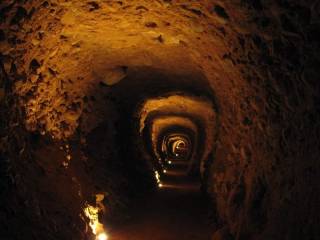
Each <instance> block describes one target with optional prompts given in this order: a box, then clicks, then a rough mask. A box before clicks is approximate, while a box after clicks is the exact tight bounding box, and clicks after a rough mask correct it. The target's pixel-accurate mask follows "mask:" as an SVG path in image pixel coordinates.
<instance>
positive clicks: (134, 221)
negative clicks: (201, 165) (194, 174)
mask: <svg viewBox="0 0 320 240" xmlns="http://www.w3.org/2000/svg"><path fill="white" fill-rule="evenodd" d="M168 173H170V175H171V174H172V175H171V176H167V177H165V180H164V181H163V182H162V184H163V187H161V188H159V189H158V190H157V191H156V192H155V193H153V194H152V195H150V196H149V197H146V198H142V199H138V200H137V201H136V202H135V204H134V205H133V207H132V209H131V211H130V212H129V215H128V220H127V222H126V223H125V224H123V225H119V226H116V227H114V228H112V229H111V230H110V232H109V239H110V240H123V239H131V240H150V239H152V240H177V239H181V240H191V239H192V240H208V239H211V236H212V229H213V226H212V219H210V215H209V212H210V211H208V209H209V201H208V199H207V198H206V197H205V196H204V194H203V193H202V192H201V191H200V183H199V182H198V181H197V180H196V179H194V178H190V177H188V176H186V175H183V174H181V172H179V171H177V170H172V171H171V172H169V171H168Z"/></svg>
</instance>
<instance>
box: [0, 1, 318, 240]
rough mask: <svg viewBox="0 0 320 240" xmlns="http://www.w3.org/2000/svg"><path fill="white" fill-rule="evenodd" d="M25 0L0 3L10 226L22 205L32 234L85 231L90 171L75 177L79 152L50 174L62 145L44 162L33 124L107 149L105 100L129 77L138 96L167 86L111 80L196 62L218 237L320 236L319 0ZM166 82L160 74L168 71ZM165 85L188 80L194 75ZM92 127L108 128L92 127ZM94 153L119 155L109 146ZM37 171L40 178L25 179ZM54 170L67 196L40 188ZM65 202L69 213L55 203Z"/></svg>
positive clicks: (110, 110)
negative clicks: (211, 117) (209, 140)
mask: <svg viewBox="0 0 320 240" xmlns="http://www.w3.org/2000/svg"><path fill="white" fill-rule="evenodd" d="M23 2H24V1H19V2H16V1H3V2H2V3H0V18H1V23H0V24H1V25H0V26H1V30H0V41H1V42H0V43H1V79H0V101H1V104H2V106H1V128H2V129H1V142H0V143H1V145H0V146H1V148H2V149H3V151H2V152H3V154H2V155H1V160H2V159H3V161H2V163H1V168H3V169H7V168H9V167H10V169H11V170H10V174H9V173H8V174H9V176H8V177H4V178H3V179H4V181H3V182H5V181H9V182H8V183H4V186H6V187H7V186H11V187H10V188H9V189H8V190H7V191H6V192H5V191H3V194H6V196H10V197H9V198H8V199H9V200H8V201H12V202H13V204H12V205H10V204H9V202H7V203H5V204H7V205H4V206H12V209H11V208H10V207H9V208H8V209H9V210H6V211H2V212H3V214H1V216H4V218H5V217H6V218H7V219H8V224H7V225H8V226H7V227H8V228H9V226H10V224H18V223H16V222H15V221H16V220H12V219H14V218H15V217H14V214H15V213H16V214H18V215H19V214H22V212H23V211H22V209H24V208H26V206H25V205H27V206H29V209H30V213H23V214H22V215H23V216H24V218H22V219H26V220H27V219H29V218H32V219H33V221H32V222H30V226H31V227H36V226H39V228H41V229H42V231H43V232H41V234H40V233H39V234H38V235H35V236H36V237H38V238H40V237H44V236H46V234H47V235H48V236H49V237H48V239H51V238H52V239H54V238H55V237H56V238H59V236H58V235H59V232H61V231H60V230H61V229H64V228H65V225H63V224H68V221H70V222H73V223H78V222H79V224H77V225H78V226H73V225H72V227H70V229H69V230H68V231H69V232H68V231H67V232H68V233H66V234H65V235H64V236H63V237H64V238H66V239H67V238H68V237H69V236H70V235H73V234H74V235H76V236H77V238H79V239H84V238H85V236H84V228H85V227H84V226H81V224H85V223H84V222H83V221H82V220H81V219H79V216H78V214H79V212H80V211H81V209H78V208H80V205H81V204H83V202H84V201H85V199H86V198H85V197H84V198H82V199H80V198H78V197H76V196H77V194H78V193H77V192H78V189H77V187H76V186H78V184H80V185H82V186H83V188H84V189H86V190H83V191H84V192H87V193H84V194H83V195H86V196H90V195H91V194H92V193H95V191H96V190H92V189H90V186H92V184H93V182H94V177H93V176H91V175H90V174H87V175H86V174H82V173H81V174H79V172H77V171H80V172H82V171H83V169H82V170H79V169H78V168H77V167H76V166H80V165H81V164H80V163H79V164H78V165H77V164H76V163H77V162H76V163H74V164H71V166H70V168H71V169H72V171H71V172H67V173H64V172H62V173H56V171H57V169H59V166H60V165H59V164H57V163H56V162H55V161H60V160H61V159H64V158H65V155H64V154H67V153H65V149H63V151H62V152H61V157H60V158H59V156H57V157H56V159H50V160H51V162H50V161H48V160H46V161H42V160H41V159H42V158H43V155H45V153H42V154H40V156H39V157H38V158H37V157H36V156H37V154H36V153H37V152H39V151H40V150H37V151H36V150H35V152H36V153H33V149H34V148H35V149H37V147H38V146H37V142H36V143H33V142H32V141H33V140H34V139H33V138H32V137H30V134H31V132H32V133H33V134H36V133H41V134H43V135H44V138H45V137H46V138H48V139H51V138H54V141H58V142H60V141H69V140H70V139H73V140H74V139H77V137H79V136H90V134H91V135H95V134H96V135H99V137H100V142H103V143H105V144H106V145H107V148H108V149H113V147H114V145H115V142H114V140H113V139H114V138H115V136H116V135H117V133H114V132H112V131H114V129H115V128H114V124H115V122H117V121H119V120H118V119H119V118H120V119H121V117H122V115H121V113H119V112H118V110H117V108H118V105H117V104H118V103H117V102H115V101H114V99H119V98H120V99H125V98H126V94H127V95H128V96H129V97H128V99H134V98H133V97H132V96H130V95H131V91H132V92H134V89H135V88H138V89H142V90H141V91H142V93H141V95H142V98H141V99H140V100H143V99H144V100H145V99H146V98H147V97H148V96H147V95H146V96H143V95H144V94H143V90H146V88H147V87H148V86H152V85H154V89H165V86H164V85H165V84H161V82H160V81H157V82H155V83H154V84H153V83H152V82H151V83H148V84H149V85H146V83H145V82H143V81H142V80H141V81H139V80H132V84H131V85H130V84H128V85H127V86H128V87H130V89H128V92H124V91H123V90H122V91H119V92H118V93H119V95H121V97H119V96H117V95H111V93H113V92H112V90H110V89H111V88H112V87H110V86H113V85H114V86H118V85H120V84H121V83H122V82H125V78H126V77H127V76H129V77H130V76H131V75H134V74H135V72H141V76H142V77H141V79H143V80H146V79H148V77H149V75H148V74H150V72H151V73H152V71H151V70H150V69H156V70H157V71H159V72H164V73H166V74H167V75H170V76H173V75H175V74H176V75H183V74H186V75H188V76H191V75H193V74H195V72H201V73H202V75H203V76H204V77H205V79H206V80H207V81H204V82H201V81H200V80H199V81H197V80H196V79H194V78H190V79H193V81H194V83H192V84H194V85H197V84H198V85H199V89H200V91H201V89H202V88H201V86H206V85H205V84H207V86H206V87H208V88H209V87H210V89H211V90H212V91H213V92H214V94H215V96H214V97H215V99H216V101H217V103H216V104H217V106H218V113H217V114H218V115H219V134H218V136H217V141H216V143H215V144H214V146H213V148H214V149H215V151H214V153H213V157H212V159H210V160H209V163H211V164H210V165H209V166H208V170H207V172H208V174H207V175H208V176H207V178H208V179H207V181H208V183H207V184H208V191H209V192H210V194H211V195H212V198H213V202H214V205H215V208H216V211H217V226H219V228H221V229H220V230H219V232H217V233H216V234H215V236H214V239H316V238H317V236H319V234H320V233H319V229H320V228H319V216H318V214H317V213H319V212H320V209H319V204H318V203H319V202H320V199H319V190H320V189H319V184H318V180H319V161H318V158H319V156H320V150H319V149H320V146H319V140H318V138H319V136H320V126H319V119H320V118H319V113H320V105H319V102H320V99H319V96H320V89H319V83H318V81H319V76H320V69H319V67H318V66H319V63H320V59H319V51H320V50H319V42H320V19H319V14H320V4H319V2H318V1H311V0H310V1H299V0H292V1H289V0H288V1H285V0H281V1H272V0H265V1H262V0H261V1H260V0H256V1H253V0H242V1H240V0H230V1H219V0H217V1H205V0H203V1H142V0H141V1H139V0H132V1H71V0H69V1H28V2H25V3H23ZM145 69H148V71H145ZM144 71H145V73H144ZM166 74H165V75H164V76H167V75H166ZM150 75H152V74H150ZM195 75H196V74H195ZM133 79H134V78H133ZM168 79H169V80H168V81H167V82H165V83H166V84H168V83H169V82H170V81H171V80H172V81H174V80H173V79H174V77H172V79H171V78H168ZM179 79H182V78H179ZM197 82H198V83H197ZM174 84H175V85H177V86H178V85H182V86H187V87H189V88H190V86H194V85H192V84H191V80H190V81H189V80H188V81H183V80H181V81H177V82H175V83H174ZM188 84H189V86H188ZM125 86H126V85H125ZM146 86H147V87H146ZM187 87H186V88H187ZM199 89H198V91H199ZM116 93H117V91H116ZM108 94H109V95H108ZM113 94H114V93H113ZM106 96H108V97H106ZM123 102H124V104H127V102H126V100H123ZM119 104H123V103H119ZM128 108H129V107H128ZM7 116H9V117H7ZM106 121H107V122H108V124H107V126H103V127H101V123H104V122H106ZM120 121H121V120H120ZM19 124H20V126H18V125H19ZM99 127H100V128H101V129H103V131H105V132H108V134H106V135H107V136H104V135H103V136H101V135H102V134H101V133H99V130H97V129H99ZM94 129H96V131H94ZM9 133H10V134H9ZM8 135H9V137H8ZM40 138H41V137H40ZM79 138H80V137H79ZM82 140H83V139H82ZM86 140H88V141H89V143H87V144H88V145H89V148H90V144H91V145H95V143H94V142H92V143H90V137H88V139H86ZM47 141H52V139H51V140H47ZM83 141H84V140H83ZM83 141H80V140H79V143H81V144H84V143H83ZM40 142H42V140H41V141H40ZM50 143H51V142H50ZM45 144H47V145H49V143H48V142H46V143H45ZM58 145H59V144H58ZM57 149H59V146H57ZM57 149H55V147H53V149H51V147H50V149H49V150H50V151H53V152H55V151H58V150H57ZM49 150H48V149H47V150H46V151H49ZM42 151H43V150H42ZM75 152H76V150H75ZM17 153H19V156H17ZM99 153H100V152H99ZM31 154H35V157H34V158H31V157H30V156H34V155H31ZM74 154H77V153H74ZM89 155H90V154H89ZM101 155H104V156H105V158H108V159H117V157H116V155H117V153H115V152H113V150H110V151H109V150H104V151H102V152H101ZM90 156H91V157H92V158H93V159H96V162H95V161H93V162H91V163H97V162H98V163H99V161H100V160H99V156H100V155H99V156H96V155H95V154H91V155H90ZM4 159H9V160H8V161H4ZM23 159H29V160H28V161H23ZM33 159H37V161H33ZM57 159H60V160H57ZM79 159H80V158H79ZM61 161H63V160H61ZM39 162H40V163H41V164H40V166H39ZM51 164H52V165H51ZM84 165H85V164H84ZM111 165H112V164H111ZM2 166H3V167H2ZM112 167H114V168H117V167H119V166H114V165H112ZM50 168H52V169H53V170H52V169H51V170H52V171H51V172H50ZM79 168H81V167H79ZM83 168H85V167H83ZM111 169H112V168H111ZM1 171H2V170H1ZM110 171H112V170H110ZM43 172H45V174H44V173H43ZM53 172H54V173H53ZM74 172H76V175H77V174H78V175H77V179H78V180H77V181H75V179H74V177H75V175H74ZM8 174H7V173H4V174H2V175H3V176H6V175H8ZM41 174H42V175H41ZM59 174H60V175H59ZM99 174H101V175H103V176H105V174H107V173H104V172H100V173H99ZM108 174H109V173H108ZM38 176H42V177H41V178H40V179H41V181H43V184H39V185H37V187H35V188H34V187H31V186H32V185H34V182H37V181H38ZM57 178H58V179H59V181H58V182H60V181H61V182H64V183H67V184H65V186H66V188H67V189H69V190H70V191H69V196H70V198H69V197H67V198H64V197H61V196H65V195H66V193H64V192H60V191H59V190H58V189H55V188H56V187H53V188H52V189H54V190H53V191H52V192H50V191H44V189H48V188H50V184H53V183H54V182H55V181H56V179H57ZM106 178H108V177H106ZM79 179H80V180H79ZM110 179H112V178H111V177H110ZM110 179H109V180H105V182H108V181H109V182H112V180H110ZM105 182H103V181H102V183H101V184H100V185H101V186H102V185H104V184H105ZM14 185H15V188H14V187H12V186H14ZM98 185H99V184H98ZM110 185H112V184H110ZM53 186H55V185H54V184H53ZM3 189H5V188H3ZM11 189H15V190H11ZM30 189H31V191H30ZM50 189H51V188H50ZM11 191H12V192H11ZM108 191H109V190H108ZM15 194H16V195H17V196H15ZM115 194H116V193H115ZM50 195H53V196H55V197H54V199H55V200H54V201H53V202H52V205H50V206H48V205H46V204H44V203H43V202H45V201H46V200H47V199H48V198H50V197H49V196H50ZM24 198H26V199H27V200H28V201H23V199H24ZM70 201H71V202H73V203H74V206H76V207H74V209H71V207H70ZM61 203H63V204H62V205H63V206H64V208H65V211H67V212H68V211H69V212H70V216H68V217H69V219H66V218H68V217H65V216H63V214H61V213H59V211H61V209H59V208H60V207H59V206H61ZM49 207H50V208H51V209H55V208H58V210H57V211H58V213H57V212H55V211H53V210H52V211H51V210H50V211H48V210H46V208H49ZM14 208H15V209H14ZM27 208H28V207H27ZM28 214H29V218H28ZM54 214H56V215H54ZM34 215H36V217H34ZM49 219H54V220H55V221H56V222H57V223H52V222H49ZM22 221H23V220H22ZM1 222H2V220H1ZM49 224H50V225H54V226H55V227H54V228H48V227H46V225H49ZM27 225H28V224H27ZM26 228H27V227H26ZM60 239H62V238H60ZM69 239H70V238H69Z"/></svg>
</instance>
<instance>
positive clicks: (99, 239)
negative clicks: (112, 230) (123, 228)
mask: <svg viewBox="0 0 320 240" xmlns="http://www.w3.org/2000/svg"><path fill="white" fill-rule="evenodd" d="M107 239H108V235H107V234H105V233H100V234H99V235H98V236H97V240H107Z"/></svg>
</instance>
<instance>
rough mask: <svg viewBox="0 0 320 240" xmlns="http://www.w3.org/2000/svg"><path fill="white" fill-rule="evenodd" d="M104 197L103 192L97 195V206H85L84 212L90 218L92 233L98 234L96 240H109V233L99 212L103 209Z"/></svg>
mask: <svg viewBox="0 0 320 240" xmlns="http://www.w3.org/2000/svg"><path fill="white" fill-rule="evenodd" d="M103 199H104V195H103V194H97V195H96V204H97V206H96V207H95V206H92V205H89V204H87V205H86V207H85V208H84V214H85V215H86V217H87V218H89V220H90V221H89V226H90V227H91V230H92V233H93V234H94V235H95V236H96V238H95V240H107V239H108V235H107V234H106V232H105V230H104V226H103V225H102V224H101V223H100V222H99V212H100V211H101V210H103V206H102V203H101V202H102V201H103Z"/></svg>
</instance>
